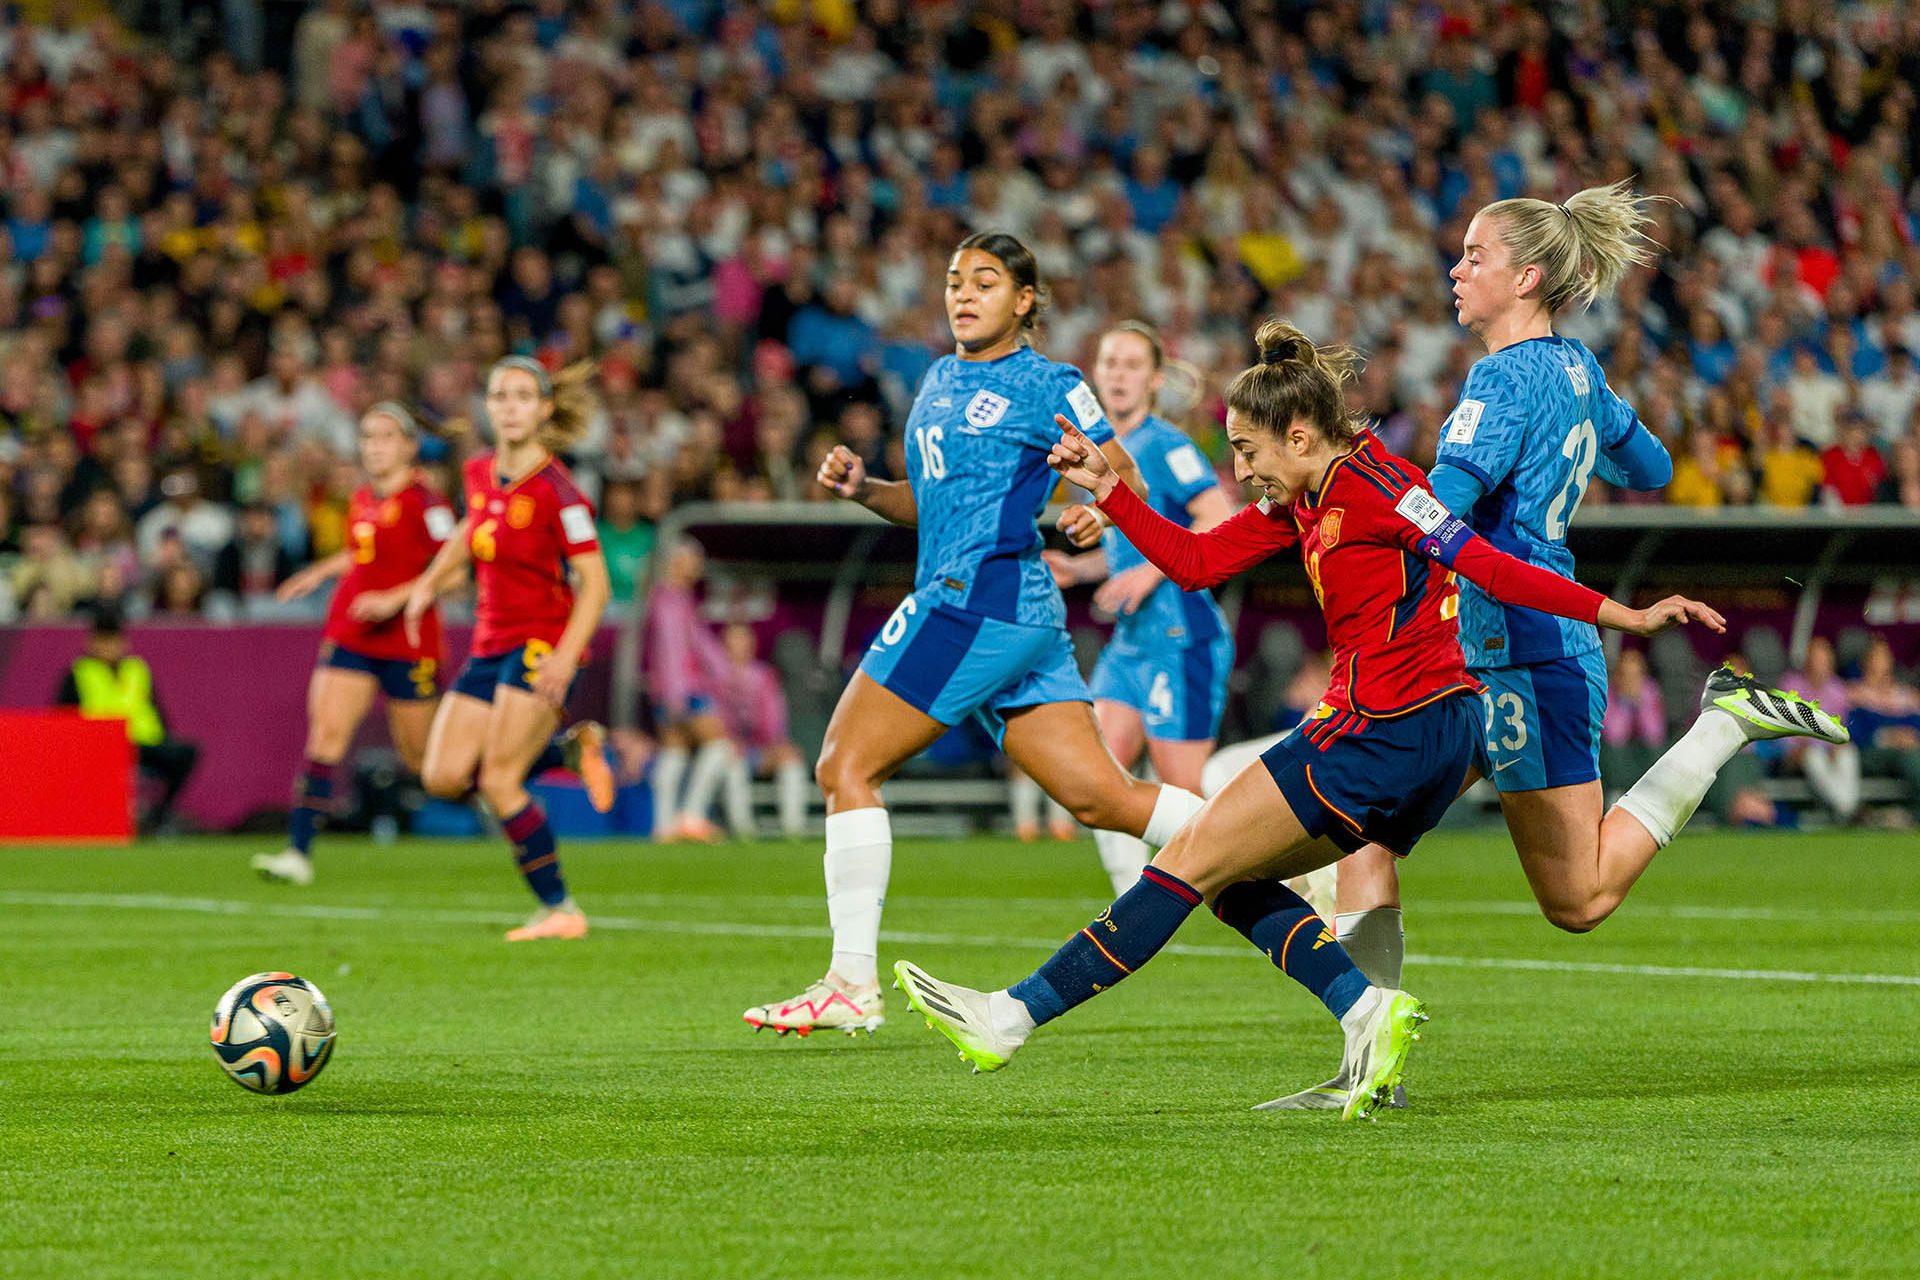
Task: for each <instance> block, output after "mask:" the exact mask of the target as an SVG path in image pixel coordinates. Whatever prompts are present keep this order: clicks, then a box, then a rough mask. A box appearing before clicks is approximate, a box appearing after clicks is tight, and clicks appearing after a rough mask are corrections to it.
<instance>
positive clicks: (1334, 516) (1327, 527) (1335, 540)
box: [1320, 507, 1347, 551]
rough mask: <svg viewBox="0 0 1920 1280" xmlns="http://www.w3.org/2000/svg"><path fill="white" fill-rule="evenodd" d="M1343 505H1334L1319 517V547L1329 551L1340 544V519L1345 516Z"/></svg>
mask: <svg viewBox="0 0 1920 1280" xmlns="http://www.w3.org/2000/svg"><path fill="white" fill-rule="evenodd" d="M1346 514H1347V510H1346V508H1345V507H1335V508H1334V509H1333V510H1331V511H1329V512H1327V514H1325V515H1323V516H1321V517H1320V549H1321V550H1322V551H1331V550H1333V549H1334V548H1335V547H1337V546H1339V545H1340V521H1341V520H1342V519H1343V518H1344V517H1345V516H1346Z"/></svg>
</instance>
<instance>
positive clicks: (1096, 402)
mask: <svg viewBox="0 0 1920 1280" xmlns="http://www.w3.org/2000/svg"><path fill="white" fill-rule="evenodd" d="M1067 406H1068V407H1069V408H1070V409H1072V410H1073V416H1074V418H1075V419H1077V420H1078V421H1079V423H1080V429H1081V430H1082V431H1091V430H1093V424H1094V423H1096V422H1099V421H1100V420H1101V419H1102V418H1105V417H1106V416H1107V415H1106V414H1105V413H1104V412H1103V411H1102V410H1101V408H1100V397H1099V396H1096V395H1095V394H1093V388H1092V387H1090V386H1088V385H1087V384H1086V383H1084V382H1078V383H1075V384H1074V387H1073V390H1071V391H1069V392H1067Z"/></svg>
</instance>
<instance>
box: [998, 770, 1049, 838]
mask: <svg viewBox="0 0 1920 1280" xmlns="http://www.w3.org/2000/svg"><path fill="white" fill-rule="evenodd" d="M1044 798H1045V796H1044V794H1043V793H1042V792H1041V790H1040V784H1039V783H1037V782H1035V781H1034V780H1033V779H1032V778H1029V777H1028V776H1027V775H1026V774H1024V773H1021V774H1016V775H1014V777H1012V778H1010V779H1008V781H1007V809H1008V812H1009V813H1010V814H1011V816H1012V818H1013V825H1014V826H1015V827H1025V826H1034V827H1037V826H1039V825H1040V801H1041V800H1042V799H1044Z"/></svg>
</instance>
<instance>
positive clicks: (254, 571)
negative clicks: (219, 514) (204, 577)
mask: <svg viewBox="0 0 1920 1280" xmlns="http://www.w3.org/2000/svg"><path fill="white" fill-rule="evenodd" d="M296 567H297V566H296V565H295V564H294V561H293V557H292V556H290V555H288V554H287V549H286V547H285V546H284V545H283V544H282V543H281V541H280V534H279V530H278V529H277V528H276V527H275V525H274V519H273V508H271V507H269V506H268V505H267V504H266V503H264V502H253V503H249V504H248V505H247V506H246V507H245V508H244V509H243V510H242V511H241V512H240V527H239V529H238V530H237V531H236V532H235V534H234V537H233V541H231V542H229V543H228V544H227V545H226V546H224V547H222V548H221V549H220V555H219V558H218V559H216V560H215V561H214V567H213V589H214V590H216V591H225V592H227V593H229V594H230V595H233V596H235V597H236V598H238V599H241V600H257V599H264V598H266V597H270V596H272V595H273V592H274V589H275V588H276V587H278V586H279V585H280V584H281V583H283V582H285V581H286V580H287V579H288V578H291V577H292V576H293V574H294V570H295V568H296Z"/></svg>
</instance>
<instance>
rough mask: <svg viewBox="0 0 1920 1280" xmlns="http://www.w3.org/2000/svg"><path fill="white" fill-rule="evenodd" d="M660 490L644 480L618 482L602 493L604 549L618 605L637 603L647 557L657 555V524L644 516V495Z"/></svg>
mask: <svg viewBox="0 0 1920 1280" xmlns="http://www.w3.org/2000/svg"><path fill="white" fill-rule="evenodd" d="M658 488H659V485H658V484H649V483H648V482H646V481H642V480H616V481H613V482H611V483H609V484H608V485H607V486H606V488H605V489H603V490H602V491H601V494H600V521H599V523H600V549H601V550H602V551H604V552H605V553H606V556H607V574H608V576H609V577H610V578H611V579H612V582H613V599H614V602H615V603H617V604H629V603H631V602H632V601H633V599H634V591H635V588H636V586H637V585H638V583H639V581H640V579H641V577H642V576H643V575H644V574H645V573H646V569H647V557H649V556H651V555H652V554H653V542H654V528H653V521H652V520H651V519H649V518H647V516H646V515H645V514H644V510H645V509H644V507H643V505H642V503H643V496H642V495H643V494H644V493H645V492H646V491H647V490H648V489H654V490H657V489H658Z"/></svg>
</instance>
